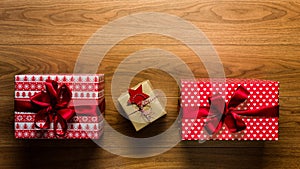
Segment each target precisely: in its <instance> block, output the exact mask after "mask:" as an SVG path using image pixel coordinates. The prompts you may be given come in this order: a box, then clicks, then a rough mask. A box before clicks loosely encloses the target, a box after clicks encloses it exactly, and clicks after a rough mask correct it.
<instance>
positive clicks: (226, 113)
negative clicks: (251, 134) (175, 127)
mask: <svg viewBox="0 0 300 169" xmlns="http://www.w3.org/2000/svg"><path fill="white" fill-rule="evenodd" d="M249 94H250V93H249V92H248V91H247V90H246V89H245V88H244V87H243V86H239V87H238V88H237V89H236V91H235V92H234V94H233V95H232V96H231V99H230V100H229V101H228V102H227V103H225V100H224V99H223V98H222V96H220V95H216V96H212V97H211V98H209V104H210V106H209V107H198V108H197V110H196V111H197V118H201V117H207V118H208V120H207V122H206V124H205V126H204V127H205V129H206V131H207V132H208V133H209V134H214V133H216V132H218V131H219V130H220V129H221V128H222V126H223V124H224V123H225V124H226V126H227V128H228V129H229V131H230V132H239V131H242V130H244V129H246V124H245V122H244V121H243V119H242V118H241V116H263V117H278V109H279V106H278V105H277V106H262V107H261V108H260V109H253V110H238V109H237V107H238V106H239V105H240V104H241V103H243V102H244V101H245V100H246V99H247V98H248V96H249ZM189 111H191V112H193V111H194V112H195V109H191V110H189ZM191 114H193V113H191ZM191 114H188V113H184V114H183V116H184V117H185V118H191V116H192V115H191Z"/></svg>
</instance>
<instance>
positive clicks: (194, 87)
mask: <svg viewBox="0 0 300 169" xmlns="http://www.w3.org/2000/svg"><path fill="white" fill-rule="evenodd" d="M239 86H243V87H244V88H245V89H246V90H247V91H248V92H249V97H248V99H246V101H244V102H243V103H241V104H240V105H238V106H237V107H236V109H237V110H253V109H260V108H261V107H263V106H266V107H269V106H274V107H275V106H278V104H279V97H278V95H279V93H278V92H279V82H275V81H268V80H247V79H246V80H241V79H226V82H225V83H220V82H219V83H218V82H210V81H209V79H198V80H182V82H181V107H182V110H183V118H182V130H181V132H182V133H181V135H182V140H278V117H262V116H257V117H256V116H241V118H242V120H243V121H244V123H245V124H246V129H245V130H242V131H239V132H235V133H232V132H230V131H229V130H228V128H227V126H226V124H223V126H222V128H221V129H220V130H219V131H217V132H216V133H213V134H208V133H207V132H206V131H205V130H204V126H205V124H206V122H207V121H208V119H207V118H206V117H201V118H199V117H197V115H196V116H193V115H191V113H192V112H191V110H192V109H195V108H196V109H197V108H198V107H209V106H210V105H209V104H210V103H209V97H211V96H213V95H217V94H220V95H226V96H225V97H223V98H224V100H225V102H226V103H228V101H229V100H230V99H231V96H232V95H233V94H234V92H235V91H236V90H237V88H238V87H239ZM189 116H193V118H189Z"/></svg>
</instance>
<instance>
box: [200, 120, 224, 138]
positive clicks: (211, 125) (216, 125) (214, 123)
mask: <svg viewBox="0 0 300 169" xmlns="http://www.w3.org/2000/svg"><path fill="white" fill-rule="evenodd" d="M222 126H223V120H222V119H220V118H218V117H210V118H209V120H207V122H206V123H205V125H204V129H205V130H206V131H207V133H208V134H209V135H212V134H214V133H217V132H218V131H219V130H221V129H222Z"/></svg>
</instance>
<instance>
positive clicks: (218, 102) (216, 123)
mask: <svg viewBox="0 0 300 169" xmlns="http://www.w3.org/2000/svg"><path fill="white" fill-rule="evenodd" d="M248 96H249V92H248V91H247V90H246V89H245V88H244V87H242V86H239V87H238V88H237V90H236V91H235V92H234V94H233V95H232V96H231V99H230V100H229V101H228V102H227V103H225V100H224V99H223V98H222V96H220V95H216V96H212V97H210V98H209V104H210V114H209V116H208V121H207V123H206V125H205V129H206V130H207V132H208V133H209V134H213V133H215V132H218V131H219V130H220V129H221V128H222V126H223V124H224V123H225V124H226V126H227V128H228V129H229V131H230V132H233V133H234V132H238V131H241V130H244V129H246V124H245V122H244V121H243V120H242V118H241V117H240V116H239V115H238V114H237V113H236V112H235V110H237V107H238V106H239V105H240V104H241V103H243V102H244V101H245V100H246V99H247V98H248Z"/></svg>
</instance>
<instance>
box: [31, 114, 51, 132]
mask: <svg viewBox="0 0 300 169" xmlns="http://www.w3.org/2000/svg"><path fill="white" fill-rule="evenodd" d="M38 122H39V123H44V124H42V125H38V124H37V123H38ZM50 122H51V115H50V114H49V112H48V110H47V109H42V110H40V111H39V112H38V113H37V114H36V115H35V119H34V126H35V127H36V128H39V129H49V128H50Z"/></svg>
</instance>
